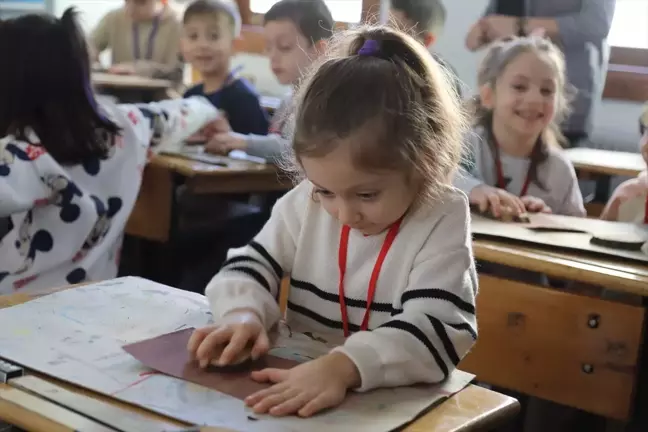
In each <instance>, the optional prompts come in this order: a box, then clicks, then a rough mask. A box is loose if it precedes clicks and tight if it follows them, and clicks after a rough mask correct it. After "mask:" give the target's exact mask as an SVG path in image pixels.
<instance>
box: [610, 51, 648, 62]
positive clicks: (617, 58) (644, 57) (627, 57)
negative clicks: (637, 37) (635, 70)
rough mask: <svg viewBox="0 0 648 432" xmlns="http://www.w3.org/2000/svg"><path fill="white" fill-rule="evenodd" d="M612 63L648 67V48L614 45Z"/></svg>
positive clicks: (611, 55) (611, 56) (611, 52)
mask: <svg viewBox="0 0 648 432" xmlns="http://www.w3.org/2000/svg"><path fill="white" fill-rule="evenodd" d="M610 64H616V65H628V66H644V67H648V49H645V48H629V47H617V46H613V47H612V48H611V49H610Z"/></svg>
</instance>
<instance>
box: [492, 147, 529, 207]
mask: <svg viewBox="0 0 648 432" xmlns="http://www.w3.org/2000/svg"><path fill="white" fill-rule="evenodd" d="M495 172H496V174H497V187H498V188H500V189H506V182H505V181H504V173H503V172H502V161H501V160H500V156H499V151H497V152H496V155H495ZM530 182H531V164H529V169H528V170H527V174H526V178H525V179H524V184H523V185H522V190H521V191H520V196H521V197H523V196H525V195H526V194H527V189H529V183H530Z"/></svg>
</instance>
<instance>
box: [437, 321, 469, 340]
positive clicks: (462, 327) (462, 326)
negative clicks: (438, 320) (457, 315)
mask: <svg viewBox="0 0 648 432" xmlns="http://www.w3.org/2000/svg"><path fill="white" fill-rule="evenodd" d="M445 325H447V326H449V327H452V328H453V329H455V330H462V331H465V332H468V333H470V336H471V337H472V338H473V340H477V332H476V331H475V329H473V328H472V326H471V325H470V324H468V323H461V324H449V323H445Z"/></svg>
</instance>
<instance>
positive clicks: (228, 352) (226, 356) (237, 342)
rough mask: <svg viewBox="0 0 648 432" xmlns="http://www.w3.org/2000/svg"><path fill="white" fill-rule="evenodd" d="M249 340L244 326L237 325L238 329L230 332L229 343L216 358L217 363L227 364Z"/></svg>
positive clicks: (248, 334)
mask: <svg viewBox="0 0 648 432" xmlns="http://www.w3.org/2000/svg"><path fill="white" fill-rule="evenodd" d="M249 340H250V333H249V331H248V330H247V329H245V328H244V327H239V330H238V331H235V332H234V333H233V334H232V336H231V338H230V340H229V343H228V344H227V346H226V347H225V349H224V350H223V353H222V354H221V356H220V358H219V359H218V364H219V365H221V366H225V365H227V364H229V362H231V361H232V359H233V358H234V356H236V355H237V354H238V353H240V352H241V351H243V348H245V346H246V345H247V343H248V341H249Z"/></svg>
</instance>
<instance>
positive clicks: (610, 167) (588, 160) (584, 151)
mask: <svg viewBox="0 0 648 432" xmlns="http://www.w3.org/2000/svg"><path fill="white" fill-rule="evenodd" d="M565 153H566V154H567V157H568V158H569V160H570V161H571V162H572V163H573V164H574V168H576V169H577V170H578V171H583V172H587V173H592V174H603V175H620V176H629V177H636V176H637V175H638V174H639V173H640V172H641V171H643V170H645V169H646V163H645V162H644V160H643V158H642V157H641V154H639V153H628V152H618V151H611V150H601V149H591V148H583V147H579V148H572V149H567V150H565Z"/></svg>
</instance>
